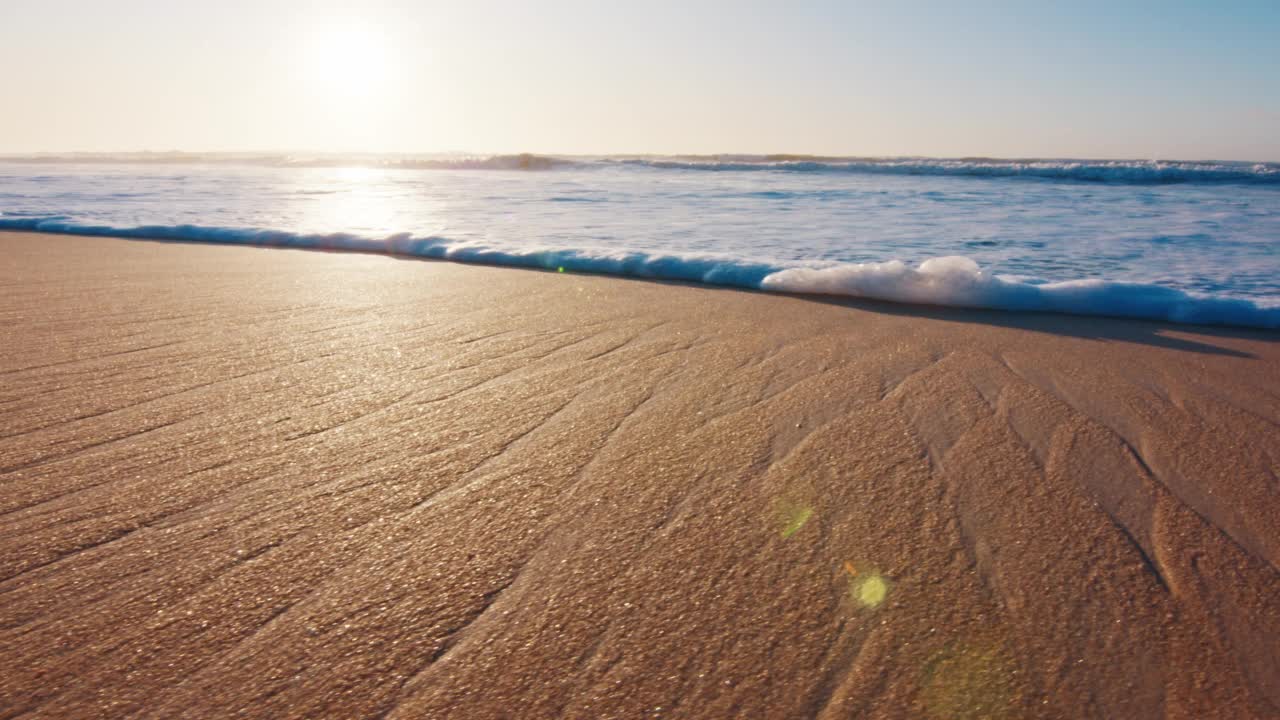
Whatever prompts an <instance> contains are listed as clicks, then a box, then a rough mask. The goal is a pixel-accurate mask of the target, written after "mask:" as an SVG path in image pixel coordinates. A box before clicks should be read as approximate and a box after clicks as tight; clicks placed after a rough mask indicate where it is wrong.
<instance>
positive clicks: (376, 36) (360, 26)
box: [298, 21, 396, 102]
mask: <svg viewBox="0 0 1280 720" xmlns="http://www.w3.org/2000/svg"><path fill="white" fill-rule="evenodd" d="M298 59H299V61H300V63H299V65H300V67H299V72H300V74H301V76H302V77H301V80H302V82H303V84H304V85H305V86H306V87H307V88H308V89H309V90H310V91H311V92H312V93H314V94H315V95H317V96H318V97H319V98H320V99H324V100H329V101H333V102H350V101H368V100H376V99H379V98H381V97H382V96H384V95H385V94H386V92H387V89H388V88H389V87H391V85H392V76H393V75H394V73H395V70H396V67H395V63H394V62H393V59H392V57H391V48H390V43H389V41H388V38H386V37H385V35H384V33H382V32H380V31H379V29H378V28H376V27H374V26H372V25H368V24H365V23H361V22H358V21H348V22H331V23H329V24H326V25H324V26H321V27H317V28H315V29H314V30H313V31H312V32H310V33H307V34H306V36H305V39H304V42H303V44H302V47H301V48H300V51H299V58H298Z"/></svg>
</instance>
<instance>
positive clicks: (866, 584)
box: [842, 560, 890, 609]
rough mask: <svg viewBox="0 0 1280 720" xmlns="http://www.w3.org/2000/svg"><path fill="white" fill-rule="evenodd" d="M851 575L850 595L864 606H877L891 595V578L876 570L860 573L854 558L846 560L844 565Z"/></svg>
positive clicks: (847, 572) (869, 607)
mask: <svg viewBox="0 0 1280 720" xmlns="http://www.w3.org/2000/svg"><path fill="white" fill-rule="evenodd" d="M842 569H843V570H844V573H845V574H846V575H848V576H849V595H850V597H852V598H853V600H854V602H856V603H858V604H859V605H861V606H862V607H864V608H868V609H871V608H877V607H880V605H882V604H883V603H884V600H885V598H886V597H888V596H889V586H890V583H889V580H888V578H886V577H885V576H883V575H881V574H880V573H879V572H878V571H876V570H867V571H865V572H862V573H859V572H858V567H857V566H856V565H854V564H853V561H852V560H845V561H844V564H843V566H842Z"/></svg>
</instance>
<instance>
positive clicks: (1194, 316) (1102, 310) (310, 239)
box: [0, 217, 1280, 328]
mask: <svg viewBox="0 0 1280 720" xmlns="http://www.w3.org/2000/svg"><path fill="white" fill-rule="evenodd" d="M0 229H8V230H32V231H39V232H52V233H65V234H74V235H90V236H115V237H128V238H140V239H148V240H164V241H178V242H206V243H221V244H231V245H250V246H259V247H277V248H298V249H318V250H345V251H351V252H363V253H379V254H389V255H398V256H406V257H420V258H432V259H442V260H451V261H455V262H465V263H478V264H488V265H505V266H513V267H525V268H539V269H544V270H559V271H570V272H583V273H602V274H610V275H620V276H624V277H640V278H649V279H662V280H681V281H687V282H701V283H708V284H715V285H726V286H731V287H741V288H748V289H760V290H765V291H770V292H784V293H796V294H812V295H837V296H848V297H857V298H867V299H874V300H887V301H891V302H900V303H911V304H927V305H941V306H957V307H969V308H987V309H997V310H1019V311H1040V312H1055V313H1072V314H1082V315H1103V316H1116V317H1132V318H1145V319H1154V320H1167V321H1172V322H1178V323H1201V324H1213V325H1239V326H1247V327H1259V328H1278V327H1280V303H1276V304H1271V303H1259V302H1254V301H1250V300H1245V299H1240V298H1222V297H1211V296H1200V295H1195V294H1192V293H1187V292H1183V291H1181V290H1175V289H1172V288H1167V287H1161V286H1158V285H1151V284H1142V283H1122V282H1108V281H1104V280H1073V281H1066V282H1055V283H1043V284H1034V283H1030V282H1026V281H1022V280H1018V279H1014V278H1010V277H1004V276H999V275H995V274H992V273H990V272H986V271H984V270H982V269H981V268H980V267H979V266H978V264H977V263H976V262H975V261H973V260H972V259H970V258H967V257H961V256H948V257H939V258H931V259H928V260H925V261H924V262H921V263H920V264H918V265H916V266H914V267H913V266H911V265H908V264H907V263H904V262H902V261H898V260H894V261H889V262H880V263H843V264H835V265H826V266H823V267H802V266H800V267H798V266H787V265H783V264H778V263H763V262H752V261H746V260H741V259H735V258H730V257H721V256H715V255H710V254H704V253H645V252H634V251H621V250H587V249H578V248H556V247H552V246H523V247H521V246H500V245H493V244H486V243H477V242H459V241H454V240H450V239H448V238H445V237H438V236H428V237H414V236H412V235H410V234H405V233H402V234H396V235H391V236H389V237H385V238H380V239H379V238H371V237H363V236H360V235H357V234H352V233H314V234H305V233H291V232H284V231H275V230H247V229H240V228H224V227H202V226H195V225H172V226H164V225H152V226H138V227H132V228H118V227H112V226H106V225H83V224H78V223H75V222H69V221H68V220H66V219H65V218H62V217H52V218H40V217H0Z"/></svg>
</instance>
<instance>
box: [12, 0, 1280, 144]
mask: <svg viewBox="0 0 1280 720" xmlns="http://www.w3.org/2000/svg"><path fill="white" fill-rule="evenodd" d="M1278 38H1280V2H1277V1H1276V0H1265V1H1263V2H1230V1H1229V0H1224V1H1222V2H1208V1H1204V2H1181V1H1180V0H1165V1H1162V2H1141V3H1140V2H1123V1H1122V0H1113V1H1111V2H1092V1H1089V0H1082V1H1076V2H1032V1H1030V0H1027V1H1024V2H1007V3H1000V2H976V1H974V2H964V3H961V2H952V1H944V0H933V1H923V0H922V1H919V2H913V1H911V0H901V1H899V2H882V3H870V2H857V1H856V0H844V1H842V2H838V1H835V0H812V1H808V2H806V1H804V0H794V1H793V2H772V3H762V2H753V1H751V0H737V1H726V2H720V1H716V0H707V1H703V2H699V1H698V0H685V1H684V2H665V1H664V0H648V1H646V2H629V3H626V2H621V1H620V0H599V1H595V2H586V1H572V0H523V1H518V0H452V1H447V2H446V1H443V0H440V1H433V0H419V1H418V2H391V1H385V2H379V1H378V0H364V1H362V2H341V1H338V0H331V1H328V2H301V1H286V0H252V1H242V0H219V1H218V2H212V1H210V2H194V1H192V2H188V1H185V0H184V1H180V2H179V1H174V0H164V1H159V0H114V1H112V2H104V1H102V0H0V98H2V101H0V153H9V154H13V153H31V152H71V151H101V152H114V151H138V150H157V151H160V150H185V151H197V152H208V151H253V152H257V151H264V152H265V151H285V152H301V151H321V152H398V153H428V152H471V153H508V152H541V153H578V154H605V153H660V154H666V153H672V154H674V153H706V154H709V153H813V154H838V155H927V156H943V157H963V156H988V157H1081V158H1139V159H1189V160H1196V159H1221V160H1266V161H1280V130H1278V129H1280V40H1277V39H1278Z"/></svg>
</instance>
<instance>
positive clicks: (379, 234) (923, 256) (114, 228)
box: [0, 153, 1280, 328]
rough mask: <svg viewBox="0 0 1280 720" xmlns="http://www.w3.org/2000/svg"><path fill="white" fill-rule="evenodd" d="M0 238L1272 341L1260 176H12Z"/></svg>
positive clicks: (210, 162) (1279, 276)
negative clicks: (922, 308)
mask: <svg viewBox="0 0 1280 720" xmlns="http://www.w3.org/2000/svg"><path fill="white" fill-rule="evenodd" d="M0 229H9V230H33V231H43V232H54V233H72V234H79V235H102V236H118V237H133V238H144V239H152V240H167V241H188V242H209V243H226V244H235V245H259V246H269V247H290V248H316V249H332V250H348V251H356V252H373V253H389V254H396V255H402V256H414V257H424V258H438V259H447V260H453V261H459V262H478V263H488V264H500V265H513V266H520V267H533V268H541V269H546V270H553V271H562V272H592V273H610V274H617V275H623V276H632V277H642V278H654V279H666V280H682V281H693V282H703V283H710V284H717V285H726V286H734V287H741V288H749V289H756V290H765V291H776V292H788V293H802V294H825V295H840V296H851V297H861V298H872V299H878V300H888V301H895V302H905V303H922V304H930V305H950V306H962V307H975V308H993V309H1002V310H1014V311H1050V312H1065V313H1076V314H1085V315H1105V316H1121V317H1135V318H1147V319H1159V320H1168V321H1173V322H1180V323H1203V324H1221V325H1238V326H1249V327H1262V328H1277V327H1280V165H1277V164H1275V163H1228V162H1153V161H1089V160H1043V159H1035V160H993V159H987V158H968V159H931V158H820V157H808V156H785V155H779V156H749V155H733V156H723V155H722V156H695V157H649V156H617V157H556V156H543V155H509V156H494V157H469V156H460V155H438V156H415V157H405V156H379V155H361V156H336V155H316V156H309V157H299V156H285V155H229V154H224V155H217V154H214V155H192V154H177V153H136V154H128V155H62V156H28V157H9V158H0Z"/></svg>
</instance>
